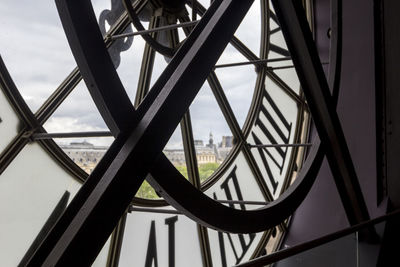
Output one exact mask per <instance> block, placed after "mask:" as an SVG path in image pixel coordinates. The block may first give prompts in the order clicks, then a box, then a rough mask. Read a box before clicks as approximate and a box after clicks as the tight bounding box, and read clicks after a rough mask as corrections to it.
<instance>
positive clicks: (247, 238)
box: [213, 165, 256, 267]
mask: <svg viewBox="0 0 400 267" xmlns="http://www.w3.org/2000/svg"><path fill="white" fill-rule="evenodd" d="M236 169H237V166H236V165H235V167H234V168H233V169H232V171H231V173H230V174H229V176H228V177H227V178H226V179H225V181H224V182H223V183H222V184H221V189H223V190H224V193H225V195H226V199H227V200H233V198H232V192H231V187H230V186H229V185H230V184H233V190H234V192H235V194H236V196H237V200H241V201H243V196H242V192H241V190H240V187H239V182H238V178H237V175H236ZM213 196H214V199H217V196H216V194H215V193H214V194H213ZM239 205H240V209H241V210H245V209H246V207H245V205H244V204H243V203H241V204H239ZM229 206H230V207H231V208H234V204H232V203H230V204H229ZM224 234H225V235H226V236H227V237H228V241H229V244H230V246H231V248H232V251H233V254H234V255H235V258H236V263H239V262H240V261H241V259H242V258H243V257H244V255H245V254H246V252H247V250H248V249H249V248H250V246H251V244H252V242H253V241H254V238H255V236H256V234H254V233H251V234H237V235H232V234H229V233H222V232H218V241H219V248H220V252H221V264H222V266H223V267H227V262H226V250H225V242H224ZM235 237H237V239H239V244H240V245H237V242H236V244H235V243H234V241H233V240H234V239H236V238H235Z"/></svg>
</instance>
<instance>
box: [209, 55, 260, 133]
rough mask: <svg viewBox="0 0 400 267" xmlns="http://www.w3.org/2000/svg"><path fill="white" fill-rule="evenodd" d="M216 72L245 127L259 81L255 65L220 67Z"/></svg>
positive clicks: (241, 123)
mask: <svg viewBox="0 0 400 267" xmlns="http://www.w3.org/2000/svg"><path fill="white" fill-rule="evenodd" d="M245 61H247V60H245ZM215 72H216V74H217V76H218V79H219V82H220V83H221V86H222V88H223V90H224V93H225V95H226V98H227V99H228V101H229V104H230V105H231V108H232V110H233V113H234V115H235V117H236V120H237V121H238V123H239V126H240V127H243V125H244V123H245V121H246V118H247V114H248V112H249V109H250V105H251V102H252V99H253V94H254V89H255V86H256V81H257V73H256V72H255V67H254V65H244V66H236V67H229V68H218V69H216V71H215Z"/></svg>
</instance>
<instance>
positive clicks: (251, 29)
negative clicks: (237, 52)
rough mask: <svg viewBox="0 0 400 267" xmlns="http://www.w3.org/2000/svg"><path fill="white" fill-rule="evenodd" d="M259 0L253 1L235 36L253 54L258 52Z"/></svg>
mask: <svg viewBox="0 0 400 267" xmlns="http://www.w3.org/2000/svg"><path fill="white" fill-rule="evenodd" d="M260 14H261V12H260V1H254V3H253V5H252V6H251V8H250V10H249V11H248V12H247V15H246V16H245V17H244V19H243V21H242V23H241V24H240V26H239V28H238V29H237V30H236V32H235V36H236V37H237V38H238V39H239V40H241V41H242V42H243V43H244V45H245V46H247V47H248V48H249V49H250V50H251V51H252V52H253V53H254V54H255V55H257V56H258V55H259V54H260V52H259V51H260V40H261V19H260V17H261V16H260Z"/></svg>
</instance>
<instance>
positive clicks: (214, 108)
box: [190, 83, 233, 181]
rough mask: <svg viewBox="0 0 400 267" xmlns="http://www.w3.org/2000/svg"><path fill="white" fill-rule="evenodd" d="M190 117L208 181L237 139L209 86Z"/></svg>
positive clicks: (202, 173)
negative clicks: (234, 137) (234, 139)
mask: <svg viewBox="0 0 400 267" xmlns="http://www.w3.org/2000/svg"><path fill="white" fill-rule="evenodd" d="M190 114H191V116H192V126H193V127H192V128H193V138H194V141H195V144H196V145H195V149H196V157H197V164H198V166H199V173H200V179H201V180H202V181H204V180H206V179H207V178H208V177H209V176H210V175H211V174H213V173H214V171H215V170H216V169H217V168H218V167H219V165H220V164H221V163H222V162H223V161H224V160H225V159H226V158H227V156H228V154H229V152H230V150H231V149H232V147H233V135H232V132H231V130H230V128H229V126H228V124H227V122H226V120H225V118H224V116H223V114H222V111H221V109H220V107H219V105H218V103H217V101H216V99H215V97H214V94H213V93H212V91H211V88H210V86H209V85H208V84H207V83H205V84H204V85H203V87H202V88H201V90H200V92H199V93H198V94H197V97H196V99H195V100H194V101H193V103H192V105H191V106H190Z"/></svg>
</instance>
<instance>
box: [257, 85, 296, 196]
mask: <svg viewBox="0 0 400 267" xmlns="http://www.w3.org/2000/svg"><path fill="white" fill-rule="evenodd" d="M264 97H265V99H266V100H267V102H268V104H269V105H270V106H271V108H272V110H273V112H274V113H275V115H276V117H277V118H278V119H279V123H278V122H277V121H275V120H274V118H273V116H272V114H271V113H270V111H268V110H267V108H266V107H265V106H264V105H262V106H261V110H260V113H259V115H258V118H257V120H256V122H255V125H256V126H258V127H259V128H260V130H261V131H262V133H263V135H264V138H263V139H264V140H265V138H267V139H268V140H269V141H270V143H271V144H278V141H277V139H276V138H275V137H274V135H273V134H272V131H274V132H275V134H276V135H277V136H279V138H280V140H279V142H283V143H285V144H288V143H289V138H290V134H291V131H292V123H289V122H288V121H287V120H286V118H285V116H284V115H283V114H282V112H281V110H280V109H279V108H278V106H277V105H276V103H275V101H274V100H273V99H272V97H271V96H270V95H269V94H268V92H267V91H264ZM261 114H263V115H264V116H265V117H266V118H267V120H268V122H269V123H270V124H271V126H272V127H269V128H267V126H266V125H265V123H264V122H263V120H262V119H261V118H260V115H261ZM279 125H283V129H282V128H281V127H280V126H279ZM251 135H252V137H253V139H254V142H255V144H256V145H263V143H262V142H261V138H259V137H258V136H257V135H256V133H254V131H252V132H251ZM256 149H257V151H258V153H259V155H260V157H261V160H262V162H263V164H264V167H265V170H266V172H267V175H268V178H269V180H270V182H271V185H272V189H273V194H275V192H276V189H277V188H278V184H279V183H278V181H276V180H275V179H274V176H273V174H272V171H271V166H270V164H269V163H268V161H267V157H268V158H269V159H270V160H271V161H272V162H273V164H274V165H275V166H276V167H277V168H278V169H279V174H282V170H283V166H284V165H285V159H286V154H287V151H288V148H287V147H286V148H283V147H273V148H268V149H267V148H265V147H257V148H256ZM271 151H275V152H276V153H275V155H276V156H274V155H273V154H272V153H271Z"/></svg>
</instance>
